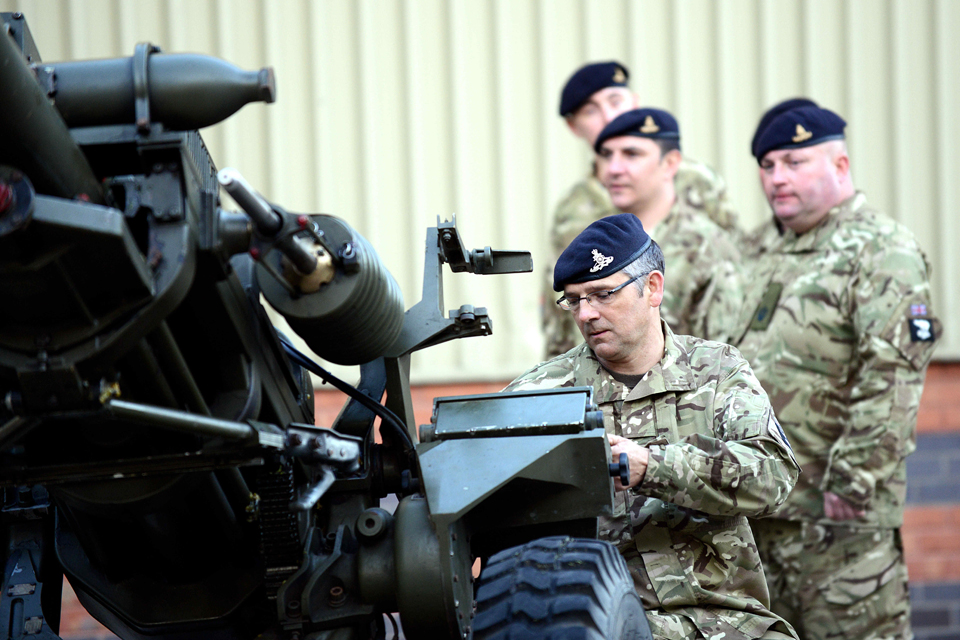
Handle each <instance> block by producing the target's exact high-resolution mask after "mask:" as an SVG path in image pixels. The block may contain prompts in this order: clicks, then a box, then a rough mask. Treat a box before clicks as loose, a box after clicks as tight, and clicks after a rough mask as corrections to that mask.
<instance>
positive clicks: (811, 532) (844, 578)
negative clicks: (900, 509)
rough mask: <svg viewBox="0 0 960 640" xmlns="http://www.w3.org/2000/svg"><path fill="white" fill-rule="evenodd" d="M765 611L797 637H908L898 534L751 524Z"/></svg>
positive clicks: (764, 522) (791, 524)
mask: <svg viewBox="0 0 960 640" xmlns="http://www.w3.org/2000/svg"><path fill="white" fill-rule="evenodd" d="M750 524H751V526H752V527H753V532H754V536H755V537H756V540H757V546H758V548H759V551H760V558H761V560H762V561H763V568H764V575H765V576H766V579H767V586H768V587H769V589H770V604H771V606H770V608H771V610H772V611H773V612H774V613H776V614H778V615H780V616H782V617H783V618H784V619H786V620H787V621H788V622H789V623H790V624H792V625H793V626H794V628H795V629H796V631H797V633H798V634H799V635H800V637H801V638H802V639H803V640H827V639H830V640H838V639H840V638H843V639H844V640H847V639H854V638H856V639H863V640H867V639H871V640H872V639H878V640H879V639H880V638H884V639H885V638H897V639H902V640H909V639H910V638H913V632H912V630H911V629H910V599H909V594H908V592H907V567H906V564H905V563H904V559H903V545H902V543H901V541H900V530H899V529H861V528H854V527H845V526H838V525H817V524H812V523H801V522H793V521H789V520H779V519H776V518H767V519H763V520H751V522H750Z"/></svg>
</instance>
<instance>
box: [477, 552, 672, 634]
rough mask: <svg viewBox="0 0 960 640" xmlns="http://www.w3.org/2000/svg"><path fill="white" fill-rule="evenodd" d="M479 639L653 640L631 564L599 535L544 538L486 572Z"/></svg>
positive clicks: (493, 561)
mask: <svg viewBox="0 0 960 640" xmlns="http://www.w3.org/2000/svg"><path fill="white" fill-rule="evenodd" d="M473 637H474V640H608V639H609V640H628V639H629V640H647V639H649V638H652V637H653V636H652V635H651V634H650V627H649V625H648V624H647V618H646V615H645V614H644V612H643V607H642V606H641V604H640V598H639V597H638V596H637V593H636V591H635V590H634V588H633V580H632V579H631V578H630V572H629V571H628V570H627V563H626V562H624V560H623V558H622V557H621V556H620V554H619V553H618V552H617V550H616V548H614V547H613V545H611V544H609V543H607V542H603V541H600V540H584V539H575V538H569V537H553V538H541V539H540V540H534V541H533V542H530V543H528V544H525V545H521V546H519V547H512V548H510V549H506V550H504V551H501V552H500V553H498V554H496V555H494V556H492V557H491V558H490V559H489V561H488V562H487V566H486V567H485V568H484V569H483V572H482V573H481V574H480V582H479V588H478V589H477V617H476V619H475V620H474V625H473Z"/></svg>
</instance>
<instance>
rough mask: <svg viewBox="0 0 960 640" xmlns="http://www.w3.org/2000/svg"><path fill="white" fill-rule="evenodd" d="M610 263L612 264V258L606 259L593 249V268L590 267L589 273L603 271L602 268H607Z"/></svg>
mask: <svg viewBox="0 0 960 640" xmlns="http://www.w3.org/2000/svg"><path fill="white" fill-rule="evenodd" d="M611 262H613V256H610V257H607V256H605V255H603V254H602V253H600V252H599V251H597V250H596V249H594V250H593V266H592V267H590V273H596V272H597V271H600V269H603V268H604V267H606V266H608V265H609V264H610V263H611Z"/></svg>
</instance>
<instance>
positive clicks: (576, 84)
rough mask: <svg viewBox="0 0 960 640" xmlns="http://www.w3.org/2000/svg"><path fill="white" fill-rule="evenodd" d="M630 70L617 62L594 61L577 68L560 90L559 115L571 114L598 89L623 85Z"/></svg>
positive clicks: (625, 84) (625, 83) (628, 76)
mask: <svg viewBox="0 0 960 640" xmlns="http://www.w3.org/2000/svg"><path fill="white" fill-rule="evenodd" d="M628 78H630V72H629V71H627V68H626V67H625V66H623V65H622V64H620V63H619V62H614V61H610V62H594V63H592V64H588V65H585V66H582V67H580V68H579V69H577V71H576V73H574V74H573V75H572V76H570V79H569V80H567V84H565V85H563V91H562V92H560V115H561V116H569V115H572V114H573V113H574V112H575V111H576V110H577V109H579V108H580V107H581V106H583V103H584V102H586V101H587V100H589V99H590V96H592V95H593V94H595V93H596V92H597V91H600V89H606V88H607V87H625V86H627V79H628Z"/></svg>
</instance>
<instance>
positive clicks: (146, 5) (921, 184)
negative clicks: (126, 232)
mask: <svg viewBox="0 0 960 640" xmlns="http://www.w3.org/2000/svg"><path fill="white" fill-rule="evenodd" d="M0 9H2V10H20V11H24V12H25V13H26V14H27V18H28V20H29V21H30V24H31V28H32V30H33V32H34V35H35V37H36V40H37V43H38V46H39V47H40V51H41V53H42V54H43V56H44V59H45V60H50V61H53V60H58V59H80V58H90V57H112V56H129V55H131V54H132V51H133V46H134V45H135V43H137V42H141V41H151V42H154V43H155V44H158V45H160V46H161V47H162V48H163V49H164V50H165V51H196V52H201V53H208V54H212V55H216V56H219V57H222V58H225V59H227V60H230V61H232V62H235V63H237V64H239V65H240V66H242V67H244V68H257V67H260V66H264V65H271V66H273V67H274V68H275V71H276V76H277V84H278V96H277V103H276V104H274V105H269V106H266V105H259V104H258V105H250V106H247V107H245V108H244V109H242V110H241V111H240V112H239V113H238V114H236V115H235V116H234V117H232V118H231V119H229V120H227V121H226V122H225V123H222V124H220V125H216V126H214V127H210V128H208V129H207V130H205V131H204V132H203V133H204V137H205V139H206V141H207V144H208V146H209V148H210V149H211V152H212V153H213V155H214V157H215V159H216V161H217V163H218V165H219V166H227V165H230V166H235V167H237V168H238V169H239V170H240V171H241V172H242V173H243V174H244V175H245V176H246V177H247V178H248V180H250V182H251V183H252V184H254V185H255V186H256V187H257V188H258V189H260V190H261V191H262V192H263V193H264V194H265V195H266V196H267V197H269V198H271V199H273V200H275V201H276V202H278V203H279V204H281V205H283V206H285V207H287V208H288V209H290V210H294V211H308V212H314V211H321V212H327V213H333V214H335V215H338V216H341V217H343V218H344V219H345V220H347V221H348V222H349V223H350V224H352V225H354V226H355V227H356V228H357V229H358V230H359V231H360V232H361V233H363V234H364V235H365V236H366V237H367V238H368V239H370V241H371V242H372V243H373V244H374V245H375V246H376V248H377V250H378V252H379V254H380V256H381V258H382V259H383V261H384V262H385V264H386V265H387V267H388V268H389V269H390V270H391V272H392V273H393V274H394V275H395V277H396V279H397V281H398V282H399V283H400V285H401V288H402V290H403V293H404V297H405V300H406V304H407V306H410V305H412V304H414V303H415V302H416V301H418V300H419V297H420V286H421V279H422V263H423V257H422V249H423V239H424V230H425V227H426V226H427V225H432V224H433V223H434V222H435V221H436V218H437V216H440V217H443V218H449V217H450V216H451V215H452V214H453V213H456V214H457V219H458V223H459V226H460V229H461V232H462V235H463V237H464V240H465V242H466V243H467V244H468V245H469V247H470V248H474V247H482V246H484V245H490V246H492V247H493V248H496V249H520V248H523V249H528V250H530V251H531V252H532V253H533V255H534V259H535V267H536V269H537V271H536V273H534V274H529V275H520V276H484V277H480V276H471V275H450V274H447V275H446V276H445V280H446V284H447V286H446V287H445V294H446V300H445V307H446V309H452V308H456V307H458V306H460V305H461V304H474V305H477V306H486V307H487V308H488V310H489V312H490V314H491V317H492V318H493V321H494V336H492V337H490V338H480V339H471V340H466V341H459V342H455V343H450V344H447V345H444V346H442V347H440V348H437V349H433V350H430V351H428V352H426V353H425V354H423V355H421V356H418V357H416V358H415V360H414V367H413V373H412V375H413V378H414V379H415V380H421V381H427V380H453V379H505V378H510V377H512V376H513V375H515V374H517V373H519V372H520V371H522V370H523V369H525V368H527V367H529V366H530V365H532V364H534V363H535V362H536V360H538V358H539V354H540V349H541V347H540V333H539V331H540V329H539V302H540V300H539V298H540V294H541V282H542V279H543V277H544V269H545V258H546V255H547V252H546V247H547V229H548V227H549V220H550V216H551V215H552V210H553V208H554V206H555V204H556V202H557V201H558V200H559V199H560V198H561V197H562V196H563V195H564V193H565V192H566V191H567V190H568V189H569V187H570V186H571V185H572V184H573V183H574V182H575V181H576V180H578V179H580V178H581V177H582V176H583V175H584V173H585V172H586V171H587V170H588V168H589V164H590V160H591V156H590V153H589V151H588V150H587V148H586V146H585V145H584V144H583V143H582V142H580V141H579V140H576V139H574V138H573V136H571V135H570V134H569V132H568V130H567V127H566V126H565V124H564V122H563V120H562V119H561V118H559V117H558V116H557V114H556V108H557V103H558V99H559V92H560V88H561V85H562V84H563V82H564V81H565V80H566V78H567V77H568V76H569V74H570V73H571V72H572V71H573V70H574V69H575V68H576V67H578V66H579V65H581V64H583V63H584V62H586V61H589V60H606V59H619V60H622V61H623V62H624V63H625V64H627V65H628V66H629V68H630V70H631V76H632V78H631V80H632V84H633V86H634V88H635V89H637V90H638V92H639V93H640V95H641V99H642V102H644V103H645V104H650V105H654V106H660V107H663V108H666V109H669V110H671V111H673V112H674V114H675V115H677V116H678V119H679V121H680V124H681V129H682V131H683V134H684V141H683V143H684V149H685V151H686V152H687V153H688V154H689V155H690V156H692V157H695V158H696V159H698V160H700V161H703V162H706V163H708V164H711V165H713V166H714V167H716V168H717V169H718V170H719V171H720V172H721V173H722V175H724V177H725V178H726V181H727V184H728V191H729V195H730V198H731V200H732V201H733V203H734V205H735V206H736V207H737V208H738V210H739V211H740V214H741V220H742V221H743V223H744V224H745V226H753V225H755V224H757V223H759V222H760V221H762V220H763V219H764V218H765V217H766V216H767V215H769V214H768V212H767V207H766V204H765V202H764V200H763V197H762V194H761V192H760V189H759V186H758V183H757V176H756V162H755V161H754V159H753V158H752V157H750V155H749V153H748V144H749V139H750V137H751V136H752V134H753V128H754V127H755V125H756V121H757V119H758V118H759V116H760V114H761V113H762V112H763V110H764V109H765V108H766V107H768V106H769V105H771V104H772V103H774V102H777V101H779V100H782V99H784V98H788V97H792V96H796V95H808V96H810V97H812V98H814V99H816V100H818V101H819V102H821V103H822V104H824V105H825V106H828V107H831V108H834V109H835V110H836V111H838V112H839V113H840V114H841V115H843V116H844V117H845V118H846V119H847V120H848V121H849V128H848V143H849V147H850V151H851V158H852V163H853V169H854V177H855V180H856V183H857V184H858V186H860V187H861V188H862V189H864V190H865V191H866V192H867V194H868V196H869V198H870V200H871V202H873V203H874V204H875V205H876V206H878V207H879V208H881V209H884V210H886V211H888V212H889V213H891V215H893V216H894V217H896V218H897V219H898V220H900V221H901V222H903V223H904V224H906V225H907V226H908V227H910V228H911V229H912V230H913V232H914V233H915V234H917V236H918V238H919V239H920V241H921V243H922V244H923V246H924V247H925V249H926V251H927V254H928V256H929V258H930V261H931V264H932V266H933V284H934V288H935V295H936V300H935V301H936V307H937V312H938V314H939V315H940V316H941V317H942V318H943V319H944V320H945V324H946V339H945V340H944V342H943V344H942V346H941V347H940V348H939V350H938V356H939V357H946V358H960V327H958V326H957V325H956V323H954V322H952V321H951V320H950V319H951V318H955V317H957V316H958V315H960V302H958V301H957V298H958V295H957V294H958V284H957V277H958V276H957V274H958V273H960V264H958V262H960V257H958V255H957V254H958V252H957V251H956V248H955V245H956V243H957V241H958V240H960V228H958V227H960V223H958V222H957V219H958V217H960V210H958V209H960V204H958V203H960V187H958V181H956V180H955V179H954V176H955V175H956V174H957V172H958V171H960V154H958V151H957V149H956V142H957V140H960V135H958V134H960V131H958V125H957V124H956V122H955V118H954V117H953V114H955V113H957V111H958V110H960V83H957V82H956V78H957V77H960V67H958V65H960V62H958V60H960V44H958V42H957V39H956V38H955V34H956V33H957V32H958V31H960V3H958V2H955V1H954V0H513V1H508V0H137V1H134V0H19V1H18V0H0ZM548 303H549V301H548ZM341 373H343V374H344V375H346V376H347V377H350V376H351V375H353V372H352V370H349V369H344V370H341Z"/></svg>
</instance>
